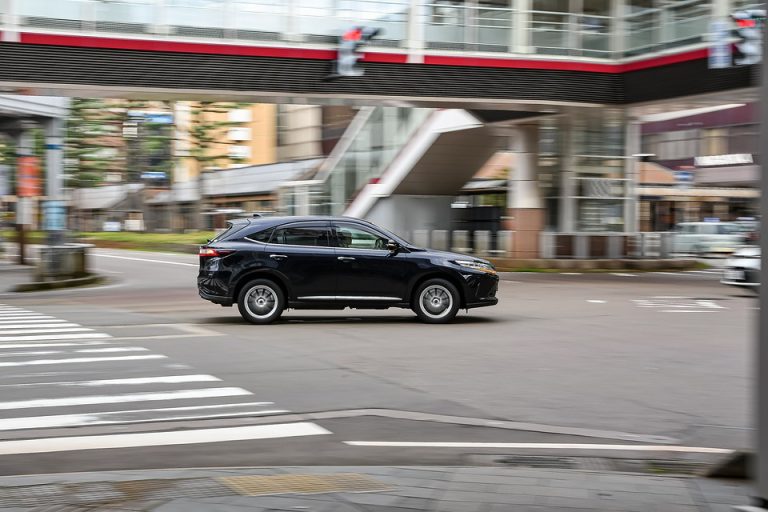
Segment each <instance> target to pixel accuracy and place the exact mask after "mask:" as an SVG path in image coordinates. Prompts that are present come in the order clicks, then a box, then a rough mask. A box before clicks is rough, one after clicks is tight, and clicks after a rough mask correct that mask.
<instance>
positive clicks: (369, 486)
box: [218, 473, 391, 496]
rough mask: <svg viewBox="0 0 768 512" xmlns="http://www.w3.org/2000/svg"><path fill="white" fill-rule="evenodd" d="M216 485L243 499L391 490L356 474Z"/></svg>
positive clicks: (238, 479)
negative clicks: (274, 495)
mask: <svg viewBox="0 0 768 512" xmlns="http://www.w3.org/2000/svg"><path fill="white" fill-rule="evenodd" d="M218 480H219V482H221V483H223V484H224V485H226V486H228V487H229V488H230V489H232V490H233V491H235V492H237V493H238V494H242V495H244V496H259V495H265V494H322V493H327V492H375V491H386V490H388V489H391V487H390V486H388V485H386V484H383V483H382V482H379V481H377V480H374V479H373V478H370V477H368V476H365V475H359V474H357V473H336V474H331V475H272V476H231V477H221V478H219V479H218Z"/></svg>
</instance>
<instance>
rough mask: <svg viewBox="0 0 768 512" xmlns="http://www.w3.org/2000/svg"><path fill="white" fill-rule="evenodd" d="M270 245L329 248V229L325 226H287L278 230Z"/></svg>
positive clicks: (273, 235)
mask: <svg viewBox="0 0 768 512" xmlns="http://www.w3.org/2000/svg"><path fill="white" fill-rule="evenodd" d="M270 243H273V244H279V245H303V246H309V247H328V246H329V245H330V244H329V242H328V228H327V227H325V226H287V227H282V228H276V229H275V231H274V233H273V234H272V238H271V239H270Z"/></svg>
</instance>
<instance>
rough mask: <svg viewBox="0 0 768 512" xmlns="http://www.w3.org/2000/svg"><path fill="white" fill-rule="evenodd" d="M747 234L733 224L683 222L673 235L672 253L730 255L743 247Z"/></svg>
mask: <svg viewBox="0 0 768 512" xmlns="http://www.w3.org/2000/svg"><path fill="white" fill-rule="evenodd" d="M746 240H747V233H746V232H745V231H744V229H743V228H742V227H740V226H739V225H738V224H736V223H733V222H681V223H680V224H678V225H677V226H675V232H674V234H673V235H672V252H676V253H686V254H697V255H699V256H707V255H710V254H730V253H733V252H734V251H735V250H736V249H737V248H739V247H741V246H743V245H744V244H745V243H746Z"/></svg>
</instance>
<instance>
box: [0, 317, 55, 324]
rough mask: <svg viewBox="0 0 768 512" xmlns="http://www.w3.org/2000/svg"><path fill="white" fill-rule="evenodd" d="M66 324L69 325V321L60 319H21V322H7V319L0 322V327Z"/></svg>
mask: <svg viewBox="0 0 768 512" xmlns="http://www.w3.org/2000/svg"><path fill="white" fill-rule="evenodd" d="M65 323H69V322H68V321H67V320H59V319H58V318H46V319H39V318H21V319H19V320H6V319H2V320H0V326H5V325H7V324H65Z"/></svg>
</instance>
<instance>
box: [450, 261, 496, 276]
mask: <svg viewBox="0 0 768 512" xmlns="http://www.w3.org/2000/svg"><path fill="white" fill-rule="evenodd" d="M454 263H455V264H457V265H459V266H460V267H465V268H471V269H472V270H479V271H480V272H485V273H487V274H493V275H496V269H495V268H493V266H492V265H489V264H488V263H483V262H482V261H474V260H455V261H454Z"/></svg>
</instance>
